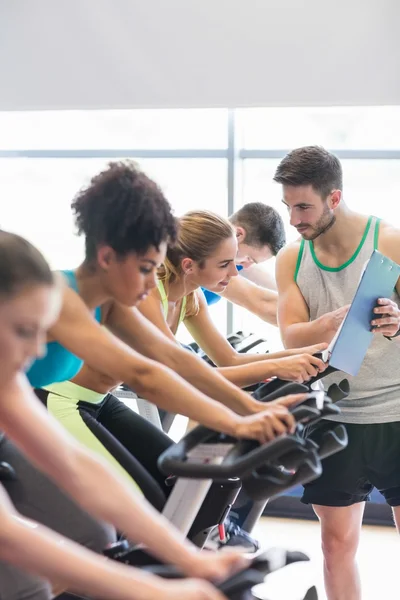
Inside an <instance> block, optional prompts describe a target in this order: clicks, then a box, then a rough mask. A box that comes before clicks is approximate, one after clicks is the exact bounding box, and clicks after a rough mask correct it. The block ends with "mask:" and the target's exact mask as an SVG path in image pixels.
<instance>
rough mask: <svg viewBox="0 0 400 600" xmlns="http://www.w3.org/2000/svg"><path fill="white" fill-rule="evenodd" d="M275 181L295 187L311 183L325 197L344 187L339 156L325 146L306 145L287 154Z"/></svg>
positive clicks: (276, 173)
mask: <svg viewBox="0 0 400 600" xmlns="http://www.w3.org/2000/svg"><path fill="white" fill-rule="evenodd" d="M274 181H276V182H277V183H281V184H282V185H292V186H294V187H297V186H306V185H311V186H312V188H313V190H314V191H315V192H317V193H318V194H320V195H321V197H322V198H324V199H325V198H326V197H327V196H329V194H330V193H331V192H332V191H333V190H342V189H343V173H342V165H341V164H340V160H339V159H338V158H337V156H335V155H334V154H332V153H331V152H328V151H327V150H325V148H321V146H304V147H303V148H297V149H296V150H292V152H289V154H287V155H286V156H285V158H284V159H283V160H282V161H281V163H280V164H279V166H278V168H277V170H276V172H275V176H274Z"/></svg>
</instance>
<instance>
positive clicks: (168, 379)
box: [125, 353, 238, 435]
mask: <svg viewBox="0 0 400 600" xmlns="http://www.w3.org/2000/svg"><path fill="white" fill-rule="evenodd" d="M188 354H189V353H188ZM125 383H127V384H128V385H130V387H131V388H132V389H133V390H135V392H136V393H137V394H139V395H140V396H141V397H142V398H146V400H149V402H152V403H153V404H155V405H156V406H159V407H160V408H162V409H164V410H167V411H168V412H171V413H175V414H181V415H184V416H186V417H189V419H192V420H193V421H197V422H198V423H201V424H202V425H205V426H206V427H210V428H211V429H215V430H216V431H221V432H222V433H227V434H230V435H232V434H233V432H234V430H235V427H236V424H237V419H238V417H237V416H236V415H235V413H234V412H232V411H231V410H230V409H229V408H227V407H226V406H223V405H222V404H220V403H219V402H215V401H214V400H212V399H211V398H210V397H208V396H206V395H205V394H204V393H202V392H201V391H199V390H197V389H196V388H195V387H193V386H192V385H190V384H189V383H187V382H186V381H185V380H184V379H183V378H182V377H180V376H179V375H177V374H175V373H174V372H173V371H172V370H171V369H169V368H167V367H164V366H163V365H160V364H156V363H155V366H154V368H152V369H148V370H147V371H146V373H145V374H144V375H143V377H141V378H140V379H138V377H137V376H136V374H135V376H134V378H133V381H132V382H130V381H129V380H127V379H125Z"/></svg>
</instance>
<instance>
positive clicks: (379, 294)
mask: <svg viewBox="0 0 400 600" xmlns="http://www.w3.org/2000/svg"><path fill="white" fill-rule="evenodd" d="M399 277H400V266H399V265H398V264H397V263H395V262H393V261H392V260H390V258H387V257H386V256H384V255H383V254H381V253H380V252H378V250H374V251H373V253H372V254H371V258H370V259H369V261H368V262H367V264H366V267H365V269H364V272H363V273H362V275H361V279H360V282H359V284H358V288H357V290H356V293H355V295H354V298H353V302H352V303H351V306H350V308H349V311H348V313H347V315H346V317H345V318H344V320H343V322H342V325H341V327H340V328H339V330H338V332H337V333H336V335H335V337H334V338H333V340H332V342H331V343H330V345H329V347H328V348H327V349H326V350H324V352H323V353H322V358H323V360H324V361H325V362H329V366H330V367H333V368H334V369H337V370H340V371H343V372H344V373H347V374H348V375H353V376H354V375H357V374H358V372H359V370H360V367H361V365H362V362H363V360H364V357H365V355H366V353H367V350H368V348H369V346H370V344H371V341H372V338H373V336H374V334H373V333H372V331H371V321H372V319H373V318H374V312H373V311H374V308H375V306H376V303H377V300H378V298H390V297H391V295H392V293H393V288H394V287H395V285H396V283H397V280H398V278H399Z"/></svg>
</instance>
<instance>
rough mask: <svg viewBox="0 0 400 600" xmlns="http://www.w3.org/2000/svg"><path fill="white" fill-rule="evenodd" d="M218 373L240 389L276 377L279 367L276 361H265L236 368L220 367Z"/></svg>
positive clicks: (236, 366)
mask: <svg viewBox="0 0 400 600" xmlns="http://www.w3.org/2000/svg"><path fill="white" fill-rule="evenodd" d="M218 371H219V373H221V375H223V376H224V377H225V378H226V379H227V380H228V381H230V382H231V383H234V384H235V385H237V386H239V387H247V386H248V385H253V383H261V382H263V381H265V380H266V379H269V378H270V377H274V376H276V374H277V371H278V367H277V365H276V363H275V361H274V360H265V359H264V360H263V361H257V362H251V363H247V364H241V365H235V366H234V367H219V368H218Z"/></svg>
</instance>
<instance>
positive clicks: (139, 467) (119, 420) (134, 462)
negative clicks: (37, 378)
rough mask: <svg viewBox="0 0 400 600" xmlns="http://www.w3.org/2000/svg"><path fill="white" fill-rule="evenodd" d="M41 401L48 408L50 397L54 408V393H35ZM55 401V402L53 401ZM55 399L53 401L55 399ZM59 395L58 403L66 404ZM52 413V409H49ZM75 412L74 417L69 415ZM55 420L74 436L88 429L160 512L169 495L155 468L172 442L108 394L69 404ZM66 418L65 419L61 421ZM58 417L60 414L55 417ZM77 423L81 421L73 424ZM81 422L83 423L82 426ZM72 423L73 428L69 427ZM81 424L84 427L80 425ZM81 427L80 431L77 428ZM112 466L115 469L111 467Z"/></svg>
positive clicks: (37, 391) (82, 440) (40, 391)
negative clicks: (100, 399) (88, 400)
mask: <svg viewBox="0 0 400 600" xmlns="http://www.w3.org/2000/svg"><path fill="white" fill-rule="evenodd" d="M35 391H36V394H37V396H38V397H39V398H40V400H41V401H42V402H43V403H44V404H45V405H46V406H47V405H48V401H49V398H50V399H51V402H52V404H55V405H57V404H58V402H57V398H56V397H55V394H54V393H53V392H52V393H49V392H48V391H46V390H35ZM55 398H56V399H55ZM54 399H55V400H54ZM67 400H68V399H66V398H65V397H64V396H60V402H63V408H64V403H65V402H66V401H67ZM50 412H52V413H53V414H54V410H50ZM71 412H72V413H76V414H72V415H71ZM60 414H61V418H59V419H58V420H60V421H61V423H62V424H63V425H64V426H65V427H66V428H67V429H69V430H70V432H71V433H72V434H73V435H74V433H76V431H77V430H79V431H82V428H84V427H85V428H87V429H88V430H89V432H90V433H91V434H93V435H94V436H95V437H96V438H97V440H98V441H99V442H100V443H101V445H102V446H103V448H105V449H106V451H107V452H106V453H104V452H103V455H104V454H106V456H107V454H108V453H109V455H111V457H113V458H114V459H115V460H116V461H117V463H119V465H121V466H122V467H123V469H124V470H125V471H126V473H128V474H129V475H130V477H131V478H132V479H133V480H134V481H135V482H136V483H137V485H138V486H139V487H140V489H141V490H142V492H143V494H144V496H145V497H146V499H147V500H148V501H149V502H150V503H151V504H152V505H153V506H154V507H155V508H157V510H160V511H161V510H162V509H163V506H164V504H165V501H166V498H167V496H168V495H169V493H170V489H171V488H169V487H167V486H166V485H165V476H164V475H163V474H162V473H161V472H160V470H159V469H158V467H157V460H158V457H159V456H160V454H162V452H164V450H166V449H167V448H168V447H169V446H170V445H171V444H173V441H172V440H171V439H170V438H169V437H168V436H167V435H166V434H165V433H164V432H162V431H160V430H159V429H158V428H157V427H155V426H154V425H152V424H151V423H150V422H149V421H146V419H144V418H143V417H141V416H139V415H138V414H137V413H135V412H134V411H133V410H131V409H130V408H129V407H128V406H126V405H125V404H124V403H123V402H121V400H119V399H118V398H116V397H115V396H113V395H112V394H107V396H106V397H105V398H104V400H102V401H101V402H100V403H98V404H96V403H91V402H84V401H82V400H79V401H75V402H72V401H71V404H70V405H67V406H66V408H65V410H63V411H62V412H60ZM64 415H66V417H67V418H65V419H64V418H63V416H64ZM55 416H56V418H58V416H59V414H58V413H57V414H55ZM76 420H78V421H80V422H76ZM82 422H83V423H82ZM71 423H72V425H71ZM83 424H84V425H83ZM78 428H80V429H78ZM90 433H89V434H88V435H86V434H85V431H83V436H85V435H86V438H85V437H83V439H82V436H81V438H78V439H80V441H81V442H82V443H84V444H85V441H86V439H88V440H89V442H88V447H90V446H89V443H90V439H89V437H90V438H91V437H92V436H91V435H90ZM114 466H116V465H115V464H114Z"/></svg>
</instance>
